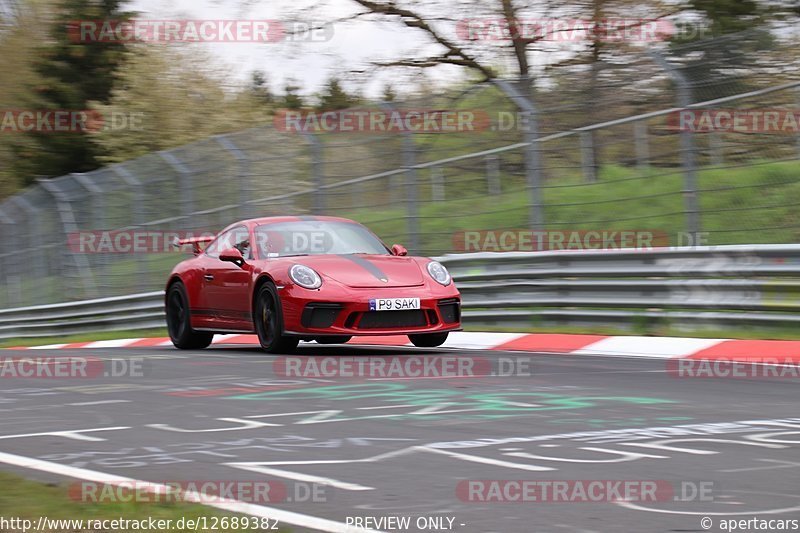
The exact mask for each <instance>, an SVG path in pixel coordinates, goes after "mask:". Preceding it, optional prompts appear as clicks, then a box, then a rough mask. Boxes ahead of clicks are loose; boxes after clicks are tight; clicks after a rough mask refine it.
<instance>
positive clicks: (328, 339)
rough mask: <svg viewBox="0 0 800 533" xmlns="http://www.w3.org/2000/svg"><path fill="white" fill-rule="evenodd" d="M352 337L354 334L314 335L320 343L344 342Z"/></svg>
mask: <svg viewBox="0 0 800 533" xmlns="http://www.w3.org/2000/svg"><path fill="white" fill-rule="evenodd" d="M352 338H353V336H352V335H325V336H323V337H314V340H315V341H317V343H319V344H344V343H346V342H347V341H349V340H350V339H352Z"/></svg>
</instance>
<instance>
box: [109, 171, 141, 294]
mask: <svg viewBox="0 0 800 533" xmlns="http://www.w3.org/2000/svg"><path fill="white" fill-rule="evenodd" d="M111 172H113V173H114V174H116V175H117V176H119V178H120V179H121V180H122V181H123V182H125V185H127V186H128V189H130V191H131V195H132V196H133V198H132V200H133V201H132V202H131V203H132V205H131V209H132V211H133V225H134V226H136V227H137V228H142V227H144V222H145V220H144V218H145V217H144V211H143V210H142V207H144V193H143V192H142V182H141V181H139V178H137V177H136V176H134V175H133V174H131V172H130V171H129V170H128V169H127V168H125V164H124V163H117V164H116V165H113V166H112V167H111ZM135 255H136V263H137V265H138V267H137V268H138V269H139V272H138V275H137V276H136V286H137V287H138V288H139V289H144V288H146V287H148V279H147V275H148V269H147V258H146V257H145V255H144V254H135Z"/></svg>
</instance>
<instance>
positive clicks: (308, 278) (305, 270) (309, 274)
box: [289, 265, 322, 289]
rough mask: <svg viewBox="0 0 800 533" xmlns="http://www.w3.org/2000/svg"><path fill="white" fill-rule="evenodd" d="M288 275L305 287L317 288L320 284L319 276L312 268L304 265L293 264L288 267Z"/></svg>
mask: <svg viewBox="0 0 800 533" xmlns="http://www.w3.org/2000/svg"><path fill="white" fill-rule="evenodd" d="M289 277H290V278H292V281H294V282H295V283H297V284H298V285H300V286H301V287H304V288H306V289H319V288H320V286H321V285H322V278H321V277H319V274H317V273H316V272H315V271H314V269H313V268H310V267H307V266H305V265H293V266H292V268H290V269H289Z"/></svg>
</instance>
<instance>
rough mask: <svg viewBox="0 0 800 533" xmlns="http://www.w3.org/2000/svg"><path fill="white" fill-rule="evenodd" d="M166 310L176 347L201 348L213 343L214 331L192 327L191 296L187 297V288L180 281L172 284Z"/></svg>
mask: <svg viewBox="0 0 800 533" xmlns="http://www.w3.org/2000/svg"><path fill="white" fill-rule="evenodd" d="M165 311H166V315H167V331H168V332H169V338H170V340H171V341H172V344H174V345H175V347H176V348H180V349H181V350H201V349H203V348H207V347H208V345H209V344H211V341H212V339H213V338H214V334H213V333H206V332H204V331H195V330H193V329H192V322H191V313H190V310H189V298H187V297H186V288H185V287H184V286H183V283H181V282H180V281H179V282H177V283H173V284H172V285H171V286H170V288H169V291H168V292H167V302H166V310H165Z"/></svg>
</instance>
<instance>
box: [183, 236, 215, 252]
mask: <svg viewBox="0 0 800 533" xmlns="http://www.w3.org/2000/svg"><path fill="white" fill-rule="evenodd" d="M216 238H217V237H216V236H214V235H205V236H203V237H190V238H188V239H175V242H174V243H173V244H174V246H175V247H176V248H180V247H181V246H186V245H187V244H191V245H192V253H194V255H200V252H202V251H203V250H201V249H200V245H201V244H208V243H210V242H211V241H213V240H214V239H216Z"/></svg>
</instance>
